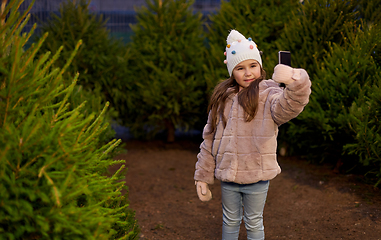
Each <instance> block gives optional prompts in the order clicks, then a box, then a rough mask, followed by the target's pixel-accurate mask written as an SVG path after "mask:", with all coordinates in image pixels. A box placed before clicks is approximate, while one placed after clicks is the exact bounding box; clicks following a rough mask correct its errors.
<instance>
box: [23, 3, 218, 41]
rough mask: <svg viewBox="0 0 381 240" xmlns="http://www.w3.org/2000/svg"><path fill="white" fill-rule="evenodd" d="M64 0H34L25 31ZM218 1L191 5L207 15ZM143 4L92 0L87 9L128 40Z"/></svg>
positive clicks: (119, 35) (111, 31) (112, 31)
mask: <svg viewBox="0 0 381 240" xmlns="http://www.w3.org/2000/svg"><path fill="white" fill-rule="evenodd" d="M66 1H68V0H36V1H35V3H34V5H33V7H32V9H31V11H30V12H31V14H32V17H31V20H30V21H29V22H28V24H27V26H26V27H25V31H29V30H30V28H31V27H32V26H33V24H34V23H35V22H37V24H38V21H46V20H47V19H49V16H50V14H51V13H52V12H54V13H58V10H59V6H60V4H61V3H63V2H66ZM73 1H79V0H73ZM220 2H221V0H195V3H194V5H193V7H194V10H195V11H200V12H202V13H203V14H204V15H207V14H208V13H210V12H213V11H216V10H217V9H218V8H219V6H220ZM31 3H32V0H25V1H24V3H23V4H22V5H21V10H26V9H27V8H28V6H29V5H30V4H31ZM145 4H146V1H145V0H92V1H91V2H90V4H89V9H90V10H91V11H93V12H94V13H96V14H100V15H102V16H103V18H104V19H107V24H106V27H107V28H108V29H109V30H110V34H111V35H112V36H115V37H118V38H122V39H123V41H124V42H128V41H129V39H130V35H131V28H130V24H134V23H136V13H135V8H136V7H141V6H143V5H145Z"/></svg>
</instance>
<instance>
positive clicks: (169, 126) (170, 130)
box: [165, 120, 175, 143]
mask: <svg viewBox="0 0 381 240" xmlns="http://www.w3.org/2000/svg"><path fill="white" fill-rule="evenodd" d="M165 128H166V130H167V142H169V143H172V142H174V141H175V125H174V124H173V122H172V121H171V120H165Z"/></svg>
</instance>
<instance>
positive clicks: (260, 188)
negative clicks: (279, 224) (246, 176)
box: [221, 181, 270, 240]
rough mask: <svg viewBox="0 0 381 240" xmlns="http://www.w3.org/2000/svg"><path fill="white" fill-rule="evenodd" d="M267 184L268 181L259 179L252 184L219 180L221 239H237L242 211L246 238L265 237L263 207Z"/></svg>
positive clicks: (252, 239) (249, 239)
mask: <svg viewBox="0 0 381 240" xmlns="http://www.w3.org/2000/svg"><path fill="white" fill-rule="evenodd" d="M269 184H270V183H269V181H260V182H257V183H253V184H237V183H232V182H221V193H222V213H223V225H222V240H237V239H238V235H239V228H240V225H241V221H242V212H244V217H243V220H244V222H245V227H246V231H247V239H248V240H254V239H255V240H257V239H265V232H264V227H263V209H264V207H265V202H266V197H267V191H268V189H269ZM242 208H243V210H244V211H243V210H242Z"/></svg>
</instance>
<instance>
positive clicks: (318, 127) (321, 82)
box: [287, 24, 381, 171]
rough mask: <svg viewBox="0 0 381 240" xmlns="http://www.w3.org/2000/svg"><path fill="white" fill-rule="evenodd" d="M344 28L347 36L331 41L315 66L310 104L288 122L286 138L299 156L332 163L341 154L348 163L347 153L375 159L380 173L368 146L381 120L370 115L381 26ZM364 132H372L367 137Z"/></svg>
mask: <svg viewBox="0 0 381 240" xmlns="http://www.w3.org/2000/svg"><path fill="white" fill-rule="evenodd" d="M345 31H346V32H345V35H346V36H348V38H345V39H344V42H343V44H342V45H339V44H336V43H332V45H331V46H330V50H329V52H327V54H326V57H325V58H324V59H323V61H322V62H321V63H320V66H319V68H318V69H317V70H316V75H314V76H313V91H312V94H311V98H310V103H309V104H308V105H307V106H306V108H305V110H304V111H303V112H302V113H301V114H300V116H299V117H298V118H297V120H296V121H293V122H292V123H291V126H290V128H289V129H288V131H287V133H288V134H289V136H288V139H289V141H290V142H292V144H291V145H293V147H294V148H296V149H298V150H297V152H298V153H299V154H308V155H309V158H310V159H319V160H321V161H324V160H326V161H333V162H335V161H337V160H338V159H340V158H342V159H343V161H344V163H345V162H347V164H349V165H350V166H347V167H352V166H353V165H356V163H355V162H356V160H354V159H353V157H350V156H348V154H347V153H350V154H355V156H356V158H359V161H360V163H361V164H364V165H368V164H369V162H368V161H372V162H377V164H379V165H378V166H377V167H376V169H378V170H377V171H379V169H380V166H381V161H380V160H381V159H379V158H378V160H377V161H376V160H374V159H376V158H377V157H375V156H376V155H374V154H372V153H370V152H369V149H366V147H368V146H369V145H374V146H373V150H374V149H377V148H380V143H379V142H377V140H376V139H377V135H379V131H380V123H379V121H374V119H373V117H376V116H377V112H378V110H377V106H378V103H377V101H379V100H377V98H376V96H377V93H376V91H377V89H379V83H380V81H379V77H380V76H379V73H380V66H379V65H378V64H377V63H376V62H375V60H374V58H373V55H377V54H379V51H376V48H375V47H376V46H378V45H379V44H381V42H380V40H381V38H380V28H379V27H378V26H376V25H374V26H373V25H367V24H363V25H361V26H360V27H357V26H353V27H352V28H349V27H348V28H347V29H346V30H345ZM370 106H372V107H373V106H374V107H375V108H374V109H369V107H370ZM360 120H361V121H363V122H362V123H360V122H359V121H360ZM367 130H368V132H366V131H367ZM369 131H370V132H369ZM368 134H371V135H373V136H372V138H371V139H370V138H369V136H367V135H368ZM311 136H314V137H313V138H312V137H311ZM367 137H368V139H365V138H367ZM345 149H347V151H344V150H345ZM366 158H368V159H366ZM351 161H355V162H351Z"/></svg>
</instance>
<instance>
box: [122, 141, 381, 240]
mask: <svg viewBox="0 0 381 240" xmlns="http://www.w3.org/2000/svg"><path fill="white" fill-rule="evenodd" d="M126 148H127V150H128V152H127V153H125V154H121V155H120V156H119V157H118V158H119V159H125V160H126V166H127V168H128V172H127V174H126V183H127V185H128V186H129V199H130V206H131V208H132V209H134V210H135V211H136V218H137V219H138V222H139V225H140V227H141V235H140V239H142V240H148V239H150V240H151V239H166V240H175V239H183V240H202V239H207V240H214V239H216V240H217V239H221V225H222V217H221V214H222V213H221V211H222V210H221V191H220V184H219V182H218V181H216V183H215V184H214V185H212V186H211V191H212V193H213V199H212V200H211V201H210V202H207V203H203V202H201V201H199V199H198V198H197V194H196V191H195V186H194V180H193V173H194V164H195V162H196V154H197V152H198V144H195V143H192V142H187V141H184V142H178V143H176V144H172V145H168V144H163V143H161V142H148V143H147V142H146V143H142V142H136V141H131V142H127V143H126ZM279 164H280V165H281V167H282V173H281V174H280V175H279V176H277V177H276V178H275V179H274V180H272V181H271V182H270V188H269V193H268V198H267V203H266V206H265V211H264V224H265V234H266V240H272V239H308V240H311V239H361V240H367V239H369V240H376V239H381V191H379V190H377V189H373V188H372V187H371V186H369V185H364V184H360V183H359V182H356V181H355V179H356V177H355V176H351V175H349V176H345V175H337V174H334V173H332V171H331V169H330V168H328V167H320V166H313V165H309V164H307V163H306V162H304V161H301V160H297V159H293V158H279ZM239 239H246V234H245V230H244V227H243V225H242V226H241V233H240V238H239Z"/></svg>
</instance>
